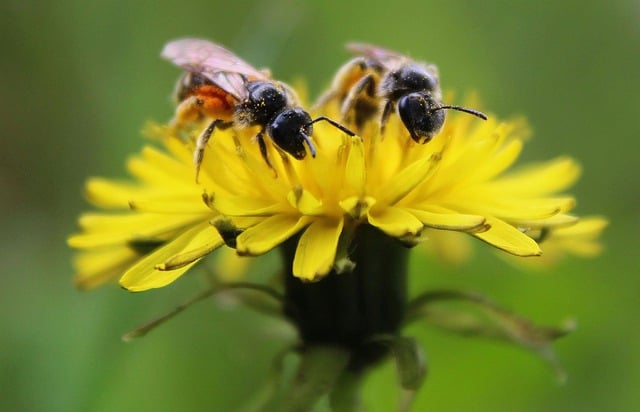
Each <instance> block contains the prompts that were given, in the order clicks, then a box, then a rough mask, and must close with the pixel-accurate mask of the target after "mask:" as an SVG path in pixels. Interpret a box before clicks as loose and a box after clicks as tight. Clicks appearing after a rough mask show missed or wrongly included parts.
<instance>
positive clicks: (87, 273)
mask: <svg viewBox="0 0 640 412" xmlns="http://www.w3.org/2000/svg"><path fill="white" fill-rule="evenodd" d="M139 257H140V255H139V254H138V253H136V251H134V250H133V249H130V248H128V247H126V246H120V247H114V248H106V249H98V250H91V251H83V252H80V253H78V254H77V255H76V256H75V257H74V262H73V265H74V268H75V271H76V275H75V276H74V279H73V282H74V284H75V285H76V287H78V288H80V289H91V288H94V287H96V286H99V285H102V284H103V283H105V282H108V281H110V280H115V279H116V278H118V277H120V276H121V275H122V274H123V273H124V271H125V269H126V268H127V266H129V265H130V264H131V263H133V261H134V260H135V259H138V258H139Z"/></svg>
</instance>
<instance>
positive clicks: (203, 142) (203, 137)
mask: <svg viewBox="0 0 640 412" xmlns="http://www.w3.org/2000/svg"><path fill="white" fill-rule="evenodd" d="M229 126H231V122H225V121H224V120H213V121H212V122H211V123H209V125H208V126H207V127H206V128H205V129H204V130H203V131H202V132H201V133H200V134H199V135H198V138H197V139H196V148H195V150H194V151H193V164H194V165H195V166H196V183H198V176H199V175H200V166H201V165H202V159H203V158H204V151H205V149H206V148H207V143H208V142H209V139H210V138H211V135H212V134H213V132H214V130H215V129H216V127H217V128H218V129H226V128H228V127H229Z"/></svg>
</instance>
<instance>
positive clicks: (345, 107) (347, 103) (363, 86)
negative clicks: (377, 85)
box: [340, 74, 374, 121]
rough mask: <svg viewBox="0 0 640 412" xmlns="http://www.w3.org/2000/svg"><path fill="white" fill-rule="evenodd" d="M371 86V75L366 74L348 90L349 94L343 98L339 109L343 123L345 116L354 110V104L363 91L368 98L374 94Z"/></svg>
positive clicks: (372, 84) (372, 83) (372, 79)
mask: <svg viewBox="0 0 640 412" xmlns="http://www.w3.org/2000/svg"><path fill="white" fill-rule="evenodd" d="M373 86H374V78H373V75H371V74H367V75H366V76H364V77H362V78H361V79H360V80H358V81H357V82H356V84H354V85H353V87H351V89H349V93H347V95H346V96H345V98H344V101H343V102H342V107H341V108H340V115H341V116H342V120H343V121H344V120H346V119H347V116H348V115H349V113H350V112H351V111H352V110H353V109H354V107H355V105H356V102H357V101H358V99H359V98H360V96H362V94H363V92H364V91H365V90H366V91H367V93H368V94H369V95H370V96H371V95H372V94H373V93H374V91H373ZM356 117H357V114H356Z"/></svg>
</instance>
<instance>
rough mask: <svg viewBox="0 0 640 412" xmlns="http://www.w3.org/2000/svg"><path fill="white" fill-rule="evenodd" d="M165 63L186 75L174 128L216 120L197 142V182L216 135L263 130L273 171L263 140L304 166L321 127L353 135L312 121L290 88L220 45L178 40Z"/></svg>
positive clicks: (178, 92)
mask: <svg viewBox="0 0 640 412" xmlns="http://www.w3.org/2000/svg"><path fill="white" fill-rule="evenodd" d="M162 57H164V58H165V59H167V60H169V61H171V62H172V63H173V64H175V65H176V66H179V67H181V68H182V69H184V70H185V71H186V73H185V74H184V76H183V77H182V78H181V79H180V80H179V81H178V85H177V88H176V97H177V100H178V107H177V109H176V114H175V117H174V119H173V120H172V125H173V126H174V127H177V128H180V127H182V126H183V125H186V124H189V123H190V122H193V121H196V120H199V119H201V118H202V117H206V118H210V119H212V120H211V122H210V123H209V124H208V126H207V127H206V128H205V129H204V130H203V131H202V132H201V133H200V135H199V136H198V138H197V139H196V148H195V151H194V163H195V167H196V180H197V178H198V173H199V171H200V165H201V164H202V160H203V157H204V152H205V148H206V146H207V142H208V141H209V139H210V138H211V136H212V135H213V133H214V132H215V129H225V128H228V127H232V126H233V127H237V128H243V127H249V126H260V131H259V132H258V134H257V136H256V140H257V142H258V144H259V146H260V152H261V154H262V157H263V158H264V160H265V162H266V163H267V164H268V165H269V166H270V167H271V163H270V162H269V158H268V156H267V146H266V142H265V136H267V137H269V138H270V139H271V141H272V142H273V143H274V144H275V146H276V148H277V149H278V150H279V151H280V152H281V153H282V152H285V153H288V154H290V155H291V156H293V157H294V158H295V159H298V160H301V159H304V158H305V157H306V154H307V150H308V151H309V153H310V155H311V156H312V157H315V156H316V148H315V145H314V143H313V140H312V134H313V123H315V122H317V121H327V122H329V123H330V124H332V125H333V126H335V127H337V128H339V129H340V130H342V131H343V132H344V133H347V134H349V135H351V136H353V135H354V133H353V132H352V131H350V130H349V129H347V128H346V127H344V126H342V125H340V124H339V123H337V122H335V121H333V120H331V119H329V118H327V117H324V116H320V117H318V118H316V119H312V118H311V116H310V115H309V113H307V112H306V111H305V110H304V109H302V108H301V107H300V104H299V103H298V100H297V97H296V95H295V93H294V92H293V90H292V89H291V88H290V87H289V86H287V85H286V84H284V83H282V82H278V81H275V80H273V79H271V77H270V75H269V73H268V71H264V70H257V69H255V68H253V67H252V66H251V65H249V64H248V63H246V62H245V61H244V60H242V59H240V58H239V57H238V56H236V55H235V54H233V53H232V52H230V51H229V50H227V49H225V48H224V47H222V46H220V45H217V44H214V43H211V42H209V41H207V40H201V39H179V40H175V41H172V42H170V43H168V44H167V45H166V46H165V47H164V49H163V51H162Z"/></svg>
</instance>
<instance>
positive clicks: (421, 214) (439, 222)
mask: <svg viewBox="0 0 640 412" xmlns="http://www.w3.org/2000/svg"><path fill="white" fill-rule="evenodd" d="M429 209H430V210H417V209H408V211H409V212H411V213H412V214H413V215H414V216H415V217H416V218H417V219H419V220H420V221H421V222H422V223H423V224H424V225H425V226H428V227H431V228H434V229H444V230H459V231H465V232H467V231H473V230H476V229H480V228H482V226H483V225H484V224H485V218H484V216H478V215H468V214H463V213H455V212H454V211H449V210H447V209H444V208H438V207H436V206H431V207H430V208H429Z"/></svg>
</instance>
